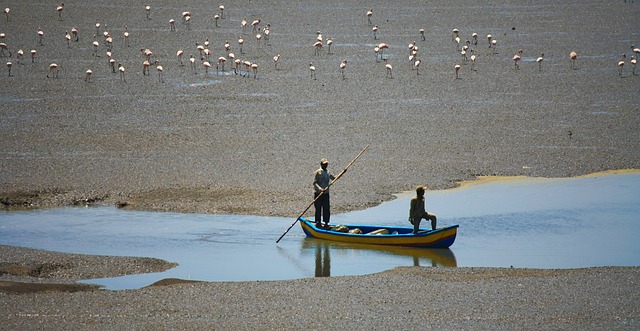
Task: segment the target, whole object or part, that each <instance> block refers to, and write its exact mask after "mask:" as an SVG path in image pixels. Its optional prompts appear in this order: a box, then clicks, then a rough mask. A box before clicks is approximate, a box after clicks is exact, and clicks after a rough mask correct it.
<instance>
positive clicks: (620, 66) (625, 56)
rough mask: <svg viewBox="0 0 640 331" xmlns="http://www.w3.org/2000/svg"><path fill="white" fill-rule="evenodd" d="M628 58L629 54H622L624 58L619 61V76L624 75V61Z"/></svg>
mask: <svg viewBox="0 0 640 331" xmlns="http://www.w3.org/2000/svg"><path fill="white" fill-rule="evenodd" d="M626 59H627V54H624V53H623V54H622V58H621V59H620V61H618V76H620V77H622V68H624V61H625V60H626Z"/></svg>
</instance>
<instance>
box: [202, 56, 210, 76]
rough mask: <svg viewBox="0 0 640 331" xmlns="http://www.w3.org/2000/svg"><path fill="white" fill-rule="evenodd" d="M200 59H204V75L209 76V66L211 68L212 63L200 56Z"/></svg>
mask: <svg viewBox="0 0 640 331" xmlns="http://www.w3.org/2000/svg"><path fill="white" fill-rule="evenodd" d="M200 61H202V66H203V67H204V75H205V76H209V68H211V63H209V61H205V59H204V58H200Z"/></svg>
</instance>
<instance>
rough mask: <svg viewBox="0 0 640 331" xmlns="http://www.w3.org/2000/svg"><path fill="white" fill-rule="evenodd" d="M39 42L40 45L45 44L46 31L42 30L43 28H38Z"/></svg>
mask: <svg viewBox="0 0 640 331" xmlns="http://www.w3.org/2000/svg"><path fill="white" fill-rule="evenodd" d="M38 44H39V45H40V46H42V45H44V31H42V28H38Z"/></svg>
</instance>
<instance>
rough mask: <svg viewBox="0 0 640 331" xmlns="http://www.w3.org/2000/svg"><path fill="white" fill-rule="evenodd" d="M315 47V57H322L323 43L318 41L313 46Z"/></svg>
mask: <svg viewBox="0 0 640 331" xmlns="http://www.w3.org/2000/svg"><path fill="white" fill-rule="evenodd" d="M313 47H315V55H320V52H321V51H322V41H316V42H315V43H314V44H313Z"/></svg>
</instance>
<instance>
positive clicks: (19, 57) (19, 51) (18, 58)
mask: <svg viewBox="0 0 640 331" xmlns="http://www.w3.org/2000/svg"><path fill="white" fill-rule="evenodd" d="M23 55H24V51H23V50H22V48H21V49H19V50H18V55H16V63H17V64H24V63H20V60H22V56H23Z"/></svg>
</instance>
